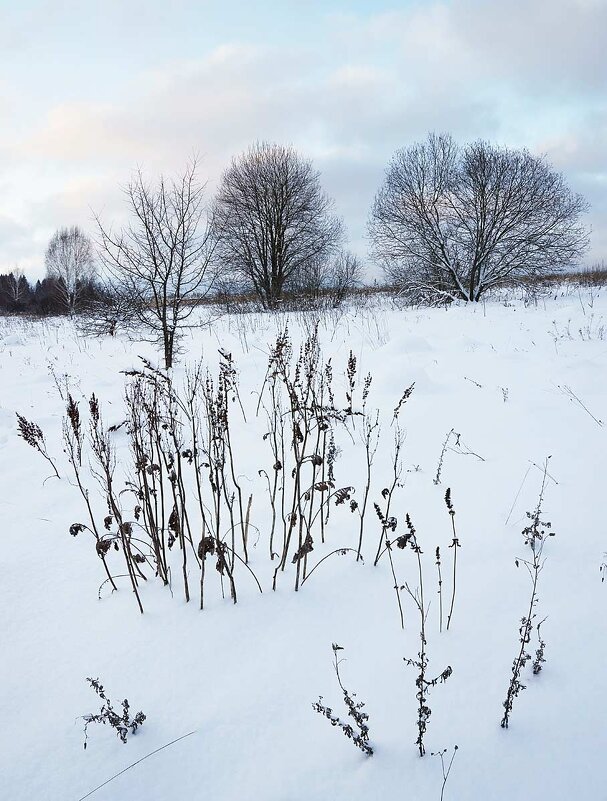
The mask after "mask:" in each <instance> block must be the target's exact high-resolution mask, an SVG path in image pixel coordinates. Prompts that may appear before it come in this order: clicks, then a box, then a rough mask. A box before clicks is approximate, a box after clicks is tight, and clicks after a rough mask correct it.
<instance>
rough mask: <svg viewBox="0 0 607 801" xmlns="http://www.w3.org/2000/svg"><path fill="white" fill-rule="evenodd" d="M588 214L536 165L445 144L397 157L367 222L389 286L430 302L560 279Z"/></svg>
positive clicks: (582, 240) (578, 250)
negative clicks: (550, 276)
mask: <svg viewBox="0 0 607 801" xmlns="http://www.w3.org/2000/svg"><path fill="white" fill-rule="evenodd" d="M586 209H587V204H586V202H585V201H584V199H583V198H582V197H581V196H580V195H577V194H575V193H573V192H572V191H571V190H570V189H569V188H568V187H567V186H566V184H565V182H564V180H563V178H562V176H561V175H560V174H558V173H557V172H555V171H554V170H553V169H552V168H551V167H550V165H549V164H548V163H547V162H546V160H545V159H544V158H538V157H536V156H533V155H531V154H530V153H529V152H527V151H526V150H512V149H509V148H505V147H498V146H496V145H493V144H491V143H489V142H484V141H478V142H474V143H472V144H469V145H467V146H465V147H463V148H460V147H458V146H457V145H456V143H455V142H454V141H453V139H452V138H451V137H450V136H448V135H440V136H437V135H434V134H432V135H430V136H429V137H428V138H427V140H426V141H425V142H421V143H418V144H415V145H413V146H412V147H409V148H406V149H403V150H398V151H397V152H396V154H395V155H394V157H393V159H392V161H391V163H390V165H389V167H388V169H387V173H386V178H385V181H384V184H383V186H382V187H381V189H380V190H379V192H378V194H377V196H376V198H375V202H374V205H373V209H372V212H371V218H370V222H369V233H370V236H371V240H372V243H373V251H374V255H375V256H376V258H378V259H379V260H380V261H381V262H382V263H383V266H384V269H385V271H386V273H387V275H388V276H389V277H390V279H391V280H392V281H393V282H394V283H396V284H397V285H399V286H401V287H403V288H404V289H409V290H413V291H415V292H417V293H422V294H426V295H429V296H431V297H434V298H437V297H442V298H446V299H461V300H467V301H477V300H479V299H480V297H481V296H482V295H483V293H484V292H485V291H486V290H487V289H490V288H491V287H496V286H499V285H500V284H505V283H510V282H513V281H515V282H516V281H517V280H524V279H528V278H533V277H536V276H540V275H541V274H542V273H545V272H547V271H558V270H560V269H562V268H564V267H566V266H568V265H571V264H573V263H575V261H576V260H577V259H579V258H580V256H581V255H582V254H583V252H584V250H585V248H586V247H587V242H588V237H587V232H586V229H585V227H584V225H583V223H582V222H581V219H580V218H581V215H582V214H583V212H584V211H586Z"/></svg>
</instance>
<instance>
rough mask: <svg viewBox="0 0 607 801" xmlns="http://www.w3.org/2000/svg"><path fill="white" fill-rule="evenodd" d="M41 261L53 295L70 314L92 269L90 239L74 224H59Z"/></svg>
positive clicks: (93, 264) (78, 300)
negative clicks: (64, 225)
mask: <svg viewBox="0 0 607 801" xmlns="http://www.w3.org/2000/svg"><path fill="white" fill-rule="evenodd" d="M44 262H45V266H46V276H47V278H52V279H53V285H54V288H55V293H56V295H57V299H58V300H59V302H60V304H61V306H62V307H63V308H64V309H65V311H67V312H68V313H69V314H73V313H74V312H75V311H76V310H77V308H78V306H79V305H80V300H81V296H82V295H83V293H84V291H85V289H86V288H87V286H88V285H89V284H90V282H91V281H92V279H93V278H94V276H95V273H96V269H95V259H94V256H93V246H92V244H91V240H90V239H89V238H88V236H87V235H86V234H85V233H84V232H83V231H82V230H81V229H80V228H79V227H78V226H77V225H73V226H72V227H71V228H60V229H59V230H58V231H56V232H55V233H54V234H53V236H52V237H51V241H50V242H49V244H48V248H47V249H46V255H45V257H44Z"/></svg>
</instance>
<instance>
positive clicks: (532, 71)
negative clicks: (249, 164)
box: [0, 0, 607, 278]
mask: <svg viewBox="0 0 607 801" xmlns="http://www.w3.org/2000/svg"><path fill="white" fill-rule="evenodd" d="M0 123H1V124H0V272H4V271H6V270H10V269H12V268H13V267H15V266H18V267H21V268H23V269H24V270H25V271H26V273H27V274H28V275H29V276H30V277H31V278H37V277H40V276H42V274H43V272H44V267H43V263H44V250H45V247H46V244H47V242H48V239H49V237H50V235H51V234H52V233H53V231H54V230H55V229H56V228H57V227H60V226H63V225H72V224H78V225H81V226H82V227H83V228H85V229H86V230H88V231H90V232H91V233H93V232H94V228H93V224H92V219H91V217H92V211H95V212H98V213H100V214H101V216H102V217H103V218H104V219H106V220H107V221H120V220H121V216H122V215H123V213H124V201H123V197H122V195H121V190H120V187H121V185H124V183H125V182H126V181H127V180H128V178H129V176H130V174H131V172H132V170H133V169H134V168H136V167H138V166H140V167H142V168H143V170H144V171H145V172H146V173H148V174H149V175H150V176H154V175H156V174H158V173H159V172H177V171H179V169H180V168H181V167H182V166H183V164H184V162H185V161H186V160H187V158H188V157H189V156H191V155H192V154H193V153H197V154H199V155H200V156H201V159H202V172H203V174H204V176H205V178H206V179H207V180H208V185H209V192H211V191H212V189H213V187H214V186H215V185H216V183H217V181H218V179H219V177H220V176H221V173H222V170H223V169H224V168H225V167H226V166H227V165H228V163H229V161H230V159H231V158H232V157H233V156H234V155H235V154H237V153H238V152H240V151H241V150H243V149H244V148H246V147H247V145H248V144H250V143H251V142H252V141H254V140H257V139H264V140H271V141H277V142H282V143H288V144H292V145H294V146H295V147H296V148H298V149H299V150H300V151H301V152H302V153H303V154H305V155H306V156H309V157H311V158H312V159H314V161H315V163H316V165H317V167H318V168H319V169H320V171H321V173H322V177H323V183H324V186H325V188H326V189H327V191H328V192H329V193H330V194H331V195H332V196H333V197H334V199H335V203H336V208H337V211H338V212H339V213H340V214H341V215H342V216H343V218H344V220H345V222H346V225H347V228H348V231H349V235H350V240H351V242H352V246H353V247H354V249H355V250H356V251H357V252H359V253H360V254H361V255H363V256H364V255H365V253H366V241H365V222H366V218H367V214H368V210H369V206H370V204H371V202H372V199H373V196H374V194H375V191H376V189H377V187H378V185H379V184H380V182H381V180H382V176H383V172H384V169H385V166H386V163H387V162H388V160H389V158H390V156H391V155H392V153H393V152H394V150H395V149H396V148H397V147H401V146H404V145H407V144H410V143H412V142H414V141H416V140H418V139H420V138H423V137H425V135H426V134H427V132H428V131H449V132H451V133H452V134H453V135H454V136H455V137H456V138H457V139H458V140H460V141H462V142H464V141H468V140H470V139H475V138H479V137H482V138H487V139H491V140H494V141H496V142H499V143H503V144H508V145H512V146H516V147H521V146H524V147H527V148H529V149H530V150H531V151H532V152H534V153H538V154H546V155H547V156H548V158H549V159H550V161H551V162H552V164H553V165H554V166H555V167H556V168H557V169H558V170H560V171H562V172H563V173H564V174H565V176H566V178H567V180H568V182H569V184H570V185H571V186H572V187H573V188H574V189H575V190H576V191H579V192H581V193H582V194H584V195H585V196H586V197H587V198H588V200H589V201H590V203H591V205H592V211H591V213H590V215H589V217H588V222H589V224H590V225H591V226H592V237H591V243H592V245H591V253H590V256H589V258H590V260H598V259H602V258H605V259H607V0H501V2H497V1H494V0H444V1H443V2H438V1H435V0H410V1H408V0H400V2H384V1H383V0H299V1H298V0H172V2H168V0H163V2H160V0H145V1H143V0H141V1H140V0H96V1H95V2H92V0H78V2H76V0H70V1H69V2H68V1H67V0H52V2H49V1H47V0H37V1H34V0H0Z"/></svg>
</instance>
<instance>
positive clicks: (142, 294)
mask: <svg viewBox="0 0 607 801" xmlns="http://www.w3.org/2000/svg"><path fill="white" fill-rule="evenodd" d="M204 189H205V185H204V184H201V183H200V181H199V180H198V177H197V162H196V160H195V159H194V160H192V161H191V162H190V163H189V164H188V165H187V166H186V168H185V170H184V171H183V174H182V175H181V176H180V177H178V178H177V179H174V180H167V179H165V178H164V177H162V176H161V177H160V179H159V180H158V182H157V184H156V185H153V186H152V185H150V184H148V183H147V182H146V181H145V180H144V177H143V175H142V173H141V171H138V172H137V173H136V174H135V176H134V178H133V180H132V181H131V182H130V183H129V184H128V186H127V187H126V189H125V195H126V199H127V203H128V205H129V210H130V213H131V217H132V222H131V223H130V224H129V225H128V226H126V227H125V228H123V229H122V230H121V231H119V232H118V233H113V232H112V230H111V229H108V228H105V227H104V226H103V225H102V223H101V221H100V220H99V218H97V223H98V227H99V234H100V243H99V245H100V254H101V258H102V260H103V263H104V265H105V266H106V268H107V271H108V274H109V276H110V286H109V292H108V294H109V297H110V298H113V299H114V303H113V308H112V311H113V312H116V313H117V314H118V315H119V316H120V317H121V319H122V320H123V321H124V315H125V314H126V315H128V320H129V322H130V323H131V325H133V326H136V327H137V328H138V329H139V330H141V331H143V332H145V333H147V334H148V335H149V336H150V338H151V340H152V341H153V342H155V343H156V344H158V345H159V346H160V347H161V348H162V351H163V355H164V363H165V367H166V368H167V369H168V368H170V367H172V366H173V361H174V358H175V355H176V349H177V342H178V339H179V336H180V334H181V333H182V332H183V329H184V328H186V327H187V326H188V321H189V320H190V318H191V316H192V314H193V313H194V311H195V309H196V301H197V299H199V298H200V297H201V296H203V295H205V294H206V293H208V292H209V291H210V289H211V287H212V285H213V277H214V276H213V271H212V270H211V267H210V263H211V256H212V253H213V244H212V238H211V226H210V225H209V223H208V220H207V219H206V214H205V207H204ZM121 312H122V313H121ZM110 316H111V315H110Z"/></svg>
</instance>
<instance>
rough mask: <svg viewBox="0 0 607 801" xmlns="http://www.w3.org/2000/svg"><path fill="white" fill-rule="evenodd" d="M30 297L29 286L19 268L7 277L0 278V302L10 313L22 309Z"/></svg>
mask: <svg viewBox="0 0 607 801" xmlns="http://www.w3.org/2000/svg"><path fill="white" fill-rule="evenodd" d="M30 295H31V288H30V285H29V283H28V280H27V278H26V277H25V275H24V273H23V270H22V269H21V268H20V267H15V268H14V270H13V271H12V272H11V273H9V274H8V275H3V276H0V302H2V303H4V304H6V306H7V307H8V308H9V309H10V310H11V311H17V310H19V309H21V308H23V307H24V306H25V305H26V304H27V302H28V300H29V298H30Z"/></svg>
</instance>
